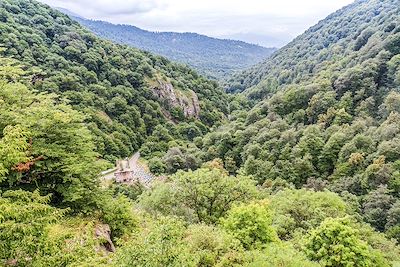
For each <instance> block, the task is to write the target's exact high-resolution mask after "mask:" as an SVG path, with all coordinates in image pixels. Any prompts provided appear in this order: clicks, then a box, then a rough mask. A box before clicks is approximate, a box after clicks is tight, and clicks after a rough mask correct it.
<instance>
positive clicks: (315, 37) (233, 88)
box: [227, 0, 399, 98]
mask: <svg viewBox="0 0 400 267" xmlns="http://www.w3.org/2000/svg"><path fill="white" fill-rule="evenodd" d="M397 4H398V2H397V1H395V0H393V1H360V0H358V1H355V3H353V4H351V5H349V6H346V7H344V8H342V9H341V10H338V11H337V12H335V13H333V14H331V15H329V16H328V17H327V18H326V19H324V20H322V21H320V22H319V23H318V24H317V25H315V26H313V27H311V28H310V29H308V30H307V31H306V32H305V33H304V34H302V35H300V36H298V37H297V38H296V39H294V40H293V41H292V42H291V43H289V44H288V45H286V46H285V47H283V48H282V49H280V50H279V52H278V53H275V54H274V55H273V56H272V57H271V58H270V59H267V60H266V61H264V62H263V63H261V64H259V65H258V66H255V67H253V68H251V69H249V70H246V71H244V72H243V73H241V74H238V75H237V76H236V77H234V78H232V79H231V81H230V82H229V84H227V87H228V91H230V92H240V91H243V90H247V92H253V91H254V98H262V97H264V95H266V94H268V93H271V92H275V91H276V88H277V87H278V86H281V85H285V84H291V83H299V82H304V81H307V80H310V79H312V78H313V77H315V76H316V75H317V74H318V73H321V72H322V71H324V70H327V69H328V67H330V66H332V65H333V63H336V65H335V66H336V67H338V68H342V69H345V68H348V67H350V66H352V65H355V64H359V63H361V62H363V61H366V60H368V59H369V58H370V57H371V56H374V54H376V53H378V52H379V51H377V49H378V48H379V46H378V44H376V43H377V42H381V41H382V40H383V39H386V38H387V37H388V36H389V35H391V34H393V30H394V29H395V28H396V26H397V25H398V23H399V18H398V12H399V7H398V5H397ZM354 14H357V15H356V16H355V15H354Z"/></svg>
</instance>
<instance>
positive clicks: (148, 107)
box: [0, 0, 226, 161]
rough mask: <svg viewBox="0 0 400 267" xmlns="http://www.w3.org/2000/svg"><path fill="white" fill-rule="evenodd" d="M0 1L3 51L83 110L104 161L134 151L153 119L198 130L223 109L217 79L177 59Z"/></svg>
mask: <svg viewBox="0 0 400 267" xmlns="http://www.w3.org/2000/svg"><path fill="white" fill-rule="evenodd" d="M0 5H1V19H0V30H1V31H0V46H1V47H3V48H4V49H5V51H4V53H3V54H4V56H6V57H13V58H14V59H17V60H19V61H20V62H21V64H23V65H24V66H25V68H27V69H28V71H29V72H31V73H33V78H32V84H33V86H34V88H35V89H36V90H38V91H40V92H49V93H55V94H57V95H59V96H61V97H63V98H67V99H68V101H69V103H70V104H71V105H72V106H73V107H74V108H75V109H77V110H79V111H82V112H84V113H85V114H86V115H87V119H86V121H87V123H89V127H90V129H91V130H92V132H93V133H95V136H96V143H97V148H98V152H99V153H100V154H101V155H103V157H105V158H107V159H109V160H111V161H113V160H114V159H115V158H116V157H125V156H128V155H130V154H131V153H133V152H134V151H137V150H138V149H139V147H140V146H141V145H142V144H143V143H144V142H145V141H146V137H147V136H148V135H151V133H152V132H153V130H154V128H155V127H156V126H160V125H167V124H168V125H169V126H168V127H169V129H170V130H172V129H176V128H179V123H180V122H184V125H185V126H184V127H186V128H193V130H194V131H197V132H205V131H207V127H210V126H212V125H213V124H214V123H219V122H220V121H221V119H222V118H223V116H224V113H226V105H225V102H226V96H225V95H224V93H223V92H222V90H221V89H220V88H218V86H217V84H216V83H215V82H211V81H208V80H206V79H205V78H203V77H201V76H199V75H198V74H197V73H196V72H195V71H193V70H191V69H189V68H187V67H185V66H183V65H178V64H175V63H171V62H170V61H168V60H167V59H165V58H162V57H160V56H155V55H153V54H150V53H147V52H142V51H139V50H137V49H134V48H131V47H128V46H123V45H117V44H113V43H111V42H109V41H106V40H103V39H101V38H99V37H96V36H95V35H94V34H92V33H90V32H89V31H87V30H86V29H84V28H83V27H82V26H80V25H79V24H78V23H77V22H74V21H73V20H71V19H70V18H69V17H67V16H66V15H64V14H62V13H61V12H59V11H57V10H54V9H51V8H50V7H48V6H45V5H42V4H39V3H37V2H35V1H22V0H21V1H11V0H10V1H6V0H2V1H0ZM199 127H200V129H201V131H200V130H199ZM181 138H183V139H185V138H186V137H185V136H183V137H181Z"/></svg>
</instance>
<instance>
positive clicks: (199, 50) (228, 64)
mask: <svg viewBox="0 0 400 267" xmlns="http://www.w3.org/2000/svg"><path fill="white" fill-rule="evenodd" d="M71 17H72V18H73V19H75V20H76V21H78V22H79V23H80V24H81V25H83V26H85V27H87V28H88V29H90V30H91V31H93V32H94V33H96V34H97V35H99V36H102V37H104V38H107V39H109V40H112V41H114V42H117V43H120V44H127V45H130V46H133V47H137V48H140V49H143V50H146V51H150V52H153V53H156V54H158V55H162V56H165V57H167V58H169V59H171V60H174V61H177V62H182V63H185V64H188V65H189V66H191V67H193V68H195V69H196V70H198V71H199V72H200V73H202V74H204V75H206V76H209V77H213V78H223V77H226V76H228V75H230V74H233V73H234V72H235V71H239V70H243V69H246V68H249V67H251V66H252V65H254V64H256V63H259V62H261V61H263V60H264V59H266V58H267V57H269V56H270V55H271V54H272V53H273V52H274V51H275V50H276V49H275V48H265V47H262V46H258V45H253V44H248V43H245V42H242V41H234V40H223V39H216V38H211V37H208V36H205V35H200V34H196V33H175V32H150V31H146V30H142V29H140V28H137V27H134V26H130V25H116V24H111V23H108V22H104V21H95V20H88V19H85V18H81V17H76V16H73V15H71Z"/></svg>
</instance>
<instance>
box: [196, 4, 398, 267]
mask: <svg viewBox="0 0 400 267" xmlns="http://www.w3.org/2000/svg"><path fill="white" fill-rule="evenodd" d="M227 88H228V90H229V91H231V92H242V93H238V94H237V97H238V98H237V99H236V101H231V111H232V113H231V114H230V119H231V121H230V123H228V124H225V125H224V126H223V127H220V128H219V129H218V130H216V131H213V132H211V133H209V134H207V135H206V136H205V137H204V138H203V139H202V141H201V142H200V141H199V142H197V143H196V144H197V145H198V149H199V150H200V151H201V152H199V155H201V157H202V158H203V161H204V162H207V161H209V160H211V159H214V158H219V159H222V162H223V165H224V166H225V168H226V169H227V170H228V171H229V172H230V173H236V172H238V173H241V174H245V175H252V176H253V177H255V178H256V179H257V181H258V184H259V185H260V186H263V187H265V188H267V190H271V191H274V190H278V191H279V190H281V188H288V187H289V188H291V187H295V188H308V189H312V190H315V191H324V190H330V191H333V192H336V193H338V194H340V195H341V196H342V197H344V198H346V199H350V198H352V199H353V200H354V203H353V204H355V205H356V206H357V207H358V213H357V214H358V215H359V216H361V218H362V219H363V220H364V222H366V223H369V224H370V225H372V226H373V227H375V229H377V230H378V231H381V232H384V233H385V234H386V235H387V236H389V237H393V238H397V240H400V239H399V237H400V236H399V229H400V228H399V227H400V217H398V216H397V217H396V218H394V217H393V214H394V212H395V211H394V210H398V205H400V202H399V197H400V187H399V186H398V185H399V182H400V152H399V151H400V150H399V149H400V5H399V1H397V0H384V1H382V0H379V1H377V0H362V1H360V0H359V1H355V2H354V3H353V4H351V5H349V6H346V7H344V8H342V9H341V10H339V11H337V12H335V13H333V14H331V15H330V16H328V17H327V18H326V19H324V20H322V21H321V22H319V23H318V24H317V25H315V26H313V27H311V28H310V29H309V30H307V31H306V32H305V33H304V34H302V35H300V36H299V37H297V38H296V39H295V40H293V41H292V42H291V43H290V44H288V45H287V46H285V47H283V48H282V49H280V50H279V51H277V52H276V53H275V54H274V55H273V56H272V57H271V58H269V59H267V60H266V61H264V62H263V63H261V64H259V65H257V66H255V67H253V68H251V69H249V70H247V71H244V72H242V73H241V74H238V75H237V76H236V77H234V78H232V80H231V81H230V83H229V84H228V85H227ZM243 97H246V98H247V99H248V101H249V103H245V102H244V100H243ZM350 202H351V201H350ZM397 214H398V213H397ZM358 215H357V216H358ZM339 266H341V265H339ZM376 266H380V265H379V264H378V265H376Z"/></svg>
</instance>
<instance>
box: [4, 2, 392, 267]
mask: <svg viewBox="0 0 400 267" xmlns="http://www.w3.org/2000/svg"><path fill="white" fill-rule="evenodd" d="M398 8H399V6H398V3H397V1H392V0H383V1H375V0H364V1H357V2H356V3H354V4H352V5H350V6H348V7H346V8H344V9H342V10H341V11H339V12H337V13H335V14H334V15H331V16H330V17H329V18H328V19H326V20H324V21H322V22H320V23H319V28H315V27H313V29H314V32H313V34H310V31H307V32H306V33H305V35H306V36H309V38H310V39H309V46H307V45H306V44H303V42H304V38H305V37H304V36H299V37H298V38H297V39H296V40H294V41H293V42H292V43H291V44H290V45H289V46H288V47H303V49H304V50H303V51H297V52H296V53H294V54H290V53H289V54H288V55H287V57H285V61H286V62H291V65H293V66H296V67H295V68H293V70H290V69H288V70H287V71H286V73H289V74H290V73H292V74H293V75H295V74H296V75H295V78H293V79H289V78H288V79H287V80H281V81H278V80H274V81H268V80H269V79H273V77H274V75H275V74H274V73H278V74H279V73H280V72H281V71H282V69H281V68H283V67H282V66H285V64H288V63H284V62H282V65H279V64H278V63H279V62H276V63H277V66H276V68H277V70H275V68H274V66H272V65H270V64H271V63H268V62H269V61H268V62H265V63H264V64H262V65H260V66H258V67H255V68H254V70H257V69H259V68H263V69H264V70H265V73H264V72H263V75H262V77H260V79H259V80H257V79H255V80H254V81H253V80H250V79H249V80H248V81H247V82H248V83H249V84H251V85H253V87H252V88H245V89H246V90H244V91H243V92H244V93H238V94H235V95H226V94H224V92H223V91H222V89H221V88H219V87H218V86H217V85H216V83H215V82H211V81H209V80H206V79H205V78H202V77H201V76H199V75H197V74H196V72H194V71H193V70H190V69H188V68H187V67H184V66H181V65H177V64H174V63H171V62H170V61H168V60H167V59H165V58H162V57H159V56H154V55H152V54H150V53H147V52H142V51H139V50H136V49H133V48H131V47H128V46H123V45H116V44H113V43H111V42H109V41H105V40H102V39H100V38H98V37H96V36H95V35H93V34H92V33H90V32H88V31H86V30H85V29H83V28H82V27H81V26H80V25H78V24H77V23H76V22H74V21H72V20H70V19H69V18H68V17H66V16H65V15H63V14H61V13H60V12H58V11H56V10H53V9H51V8H50V7H48V6H45V5H42V4H39V3H38V2H36V1H34V0H0V43H1V47H0V240H1V243H0V266H5V267H58V266H68V267H70V266H71V267H74V266H99V267H131V266H138V267H149V266H150V267H165V266H189V267H205V266H209V267H211V266H233V267H240V266H245V267H250V266H284V267H298V266H301V267H327V266H335V267H349V266H354V267H358V266H363V267H396V266H399V264H400V261H399V260H400V246H399V244H400V23H399V16H400V13H399V12H398ZM365 14H368V15H365ZM353 20H354V21H357V23H352V21H353ZM377 21H379V22H377ZM339 24H341V25H340V27H339V26H338V25H339ZM346 25H350V26H349V28H348V27H347V26H346ZM371 25H373V27H374V31H373V33H372V34H371V33H368V34H366V35H365V34H362V35H360V36H362V37H359V36H358V35H356V36H357V37H356V40H352V41H350V40H347V41H348V45H347V46H346V45H345V44H344V43H343V44H342V43H341V45H340V46H336V45H335V41H334V40H332V46H331V45H329V44H328V45H327V47H328V48H329V49H328V48H327V50H325V52H324V55H325V56H326V58H325V59H324V58H320V57H318V60H316V62H317V63H315V64H316V65H315V66H318V68H315V69H312V71H311V69H307V70H303V71H300V70H301V68H302V67H301V66H302V63H304V62H307V60H306V59H304V61H303V59H302V55H304V56H305V57H306V58H313V55H314V54H320V53H321V50H324V49H325V48H324V47H323V46H315V47H314V48H315V50H313V51H309V50H308V48H311V47H313V46H312V45H311V43H313V42H314V41H313V35H314V34H315V36H316V37H315V40H322V39H319V36H322V35H324V34H325V32H326V33H331V32H334V31H335V30H338V29H340V32H353V31H356V32H364V31H365V29H368V28H369V27H372V26H371ZM321 29H322V30H321ZM336 34H339V33H336ZM338 36H340V35H338ZM365 36H368V37H365ZM354 38H355V37H354ZM338 39H340V38H339V37H338ZM299 40H300V41H299ZM357 40H358V41H357ZM336 43H340V42H336ZM288 47H286V48H284V50H283V51H285V49H287V48H288ZM331 54H332V55H334V58H330V56H329V55H331ZM277 55H280V56H282V57H283V56H284V55H283V54H282V52H278V53H277ZM293 55H295V57H293V58H292V57H291V56H293ZM320 56H321V54H320ZM273 60H274V59H273ZM275 60H276V59H275ZM298 62H300V63H299V64H300V65H297V63H298ZM282 75H283V74H282ZM282 77H286V76H282ZM288 77H292V75H289V76H288ZM293 77H294V76H293ZM253 78H254V77H253ZM297 78H298V79H297ZM264 79H266V80H264ZM247 82H246V83H247ZM244 84H245V83H243V85H244ZM137 150H139V152H140V153H137V152H136V151H137ZM133 151H135V152H136V153H135V154H134V156H132V157H131V158H130V159H129V158H127V156H128V155H130V154H131V153H132V152H133ZM140 156H141V157H140ZM139 157H140V158H139ZM117 158H120V159H121V158H125V160H120V161H119V164H118V165H119V166H118V167H117V168H116V169H111V170H109V171H107V172H105V173H104V172H103V173H101V171H102V170H105V169H107V168H110V167H112V166H111V164H110V161H113V160H114V159H117ZM129 169H131V172H139V173H141V174H142V175H143V174H144V173H146V176H150V175H148V171H150V172H151V173H152V175H151V176H152V178H151V179H149V178H146V179H145V180H146V181H145V182H141V181H140V179H138V178H140V177H135V176H129V174H130V172H129ZM127 170H128V171H127ZM113 172H116V173H118V175H119V178H121V179H117V177H114V178H113V177H112V173H113ZM104 175H105V176H107V177H105V176H104ZM125 178H126V179H125Z"/></svg>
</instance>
